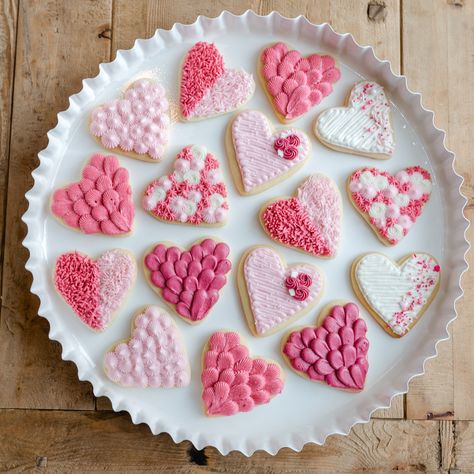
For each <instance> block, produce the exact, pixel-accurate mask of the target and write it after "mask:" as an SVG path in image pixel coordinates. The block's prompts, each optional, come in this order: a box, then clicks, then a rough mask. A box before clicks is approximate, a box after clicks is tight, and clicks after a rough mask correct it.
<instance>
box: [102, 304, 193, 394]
mask: <svg viewBox="0 0 474 474" xmlns="http://www.w3.org/2000/svg"><path fill="white" fill-rule="evenodd" d="M104 370H105V373H106V374H107V377H109V379H110V380H112V381H113V382H115V383H117V384H119V385H122V386H124V387H142V388H145V387H164V388H173V387H185V386H187V385H189V382H190V378H191V377H190V372H191V369H190V367H189V361H188V356H187V354H186V348H185V346H184V343H183V341H182V339H181V334H180V332H179V329H178V327H177V326H176V324H175V322H174V321H173V319H172V318H171V316H170V315H169V314H168V313H167V312H166V311H165V310H164V309H162V308H159V307H158V306H148V307H147V308H145V309H143V310H142V311H140V312H139V313H138V314H137V315H136V316H135V319H134V323H133V327H132V337H131V338H130V339H128V340H126V341H120V342H118V343H116V344H115V345H114V347H113V348H112V349H111V350H109V351H108V352H107V353H106V354H105V357H104Z"/></svg>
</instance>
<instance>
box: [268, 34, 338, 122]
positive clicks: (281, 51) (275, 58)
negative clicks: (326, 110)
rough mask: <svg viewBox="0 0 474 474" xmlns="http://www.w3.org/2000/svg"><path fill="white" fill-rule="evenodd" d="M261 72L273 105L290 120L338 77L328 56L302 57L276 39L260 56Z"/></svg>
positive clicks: (318, 99)
mask: <svg viewBox="0 0 474 474" xmlns="http://www.w3.org/2000/svg"><path fill="white" fill-rule="evenodd" d="M260 68H261V76H262V79H263V83H264V86H265V88H266V90H267V92H268V94H269V95H270V97H271V98H272V102H273V106H274V108H275V110H276V111H277V112H278V114H279V115H280V116H281V117H282V118H283V119H284V121H288V120H294V119H296V118H298V117H300V116H301V115H303V114H305V113H306V112H308V111H309V110H310V109H311V107H313V106H315V105H317V104H319V103H320V102H321V100H322V99H323V98H324V97H326V96H328V95H329V94H330V93H331V92H332V84H334V83H335V82H337V81H338V80H339V78H340V77H341V72H340V71H339V69H338V68H337V67H336V66H335V61H334V58H333V57H332V56H320V55H319V54H312V55H310V56H308V57H306V58H305V57H303V56H301V54H300V53H299V52H298V51H296V50H288V46H287V45H286V44H285V43H276V44H274V45H273V46H270V47H268V48H266V49H264V51H263V52H262V54H261V56H260Z"/></svg>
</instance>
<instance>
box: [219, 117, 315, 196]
mask: <svg viewBox="0 0 474 474" xmlns="http://www.w3.org/2000/svg"><path fill="white" fill-rule="evenodd" d="M272 128H273V127H272V126H271V125H270V123H269V121H268V119H267V117H266V116H265V115H264V114H262V113H261V112H258V111H257V110H246V111H244V112H241V113H239V114H238V115H237V116H236V117H235V118H234V120H233V121H232V122H231V125H230V138H231V142H232V143H231V147H228V148H229V152H230V154H232V155H233V156H234V158H235V163H236V164H237V167H236V168H237V169H235V172H234V171H233V173H232V174H233V175H234V178H236V184H237V188H238V189H239V192H240V193H241V194H256V193H258V192H261V191H264V190H265V189H268V188H269V187H271V186H273V185H275V184H277V183H278V182H279V181H280V180H282V179H284V178H285V177H288V176H290V175H291V174H293V173H295V172H296V171H297V170H298V169H300V168H301V166H303V164H304V163H305V162H306V160H307V159H308V158H309V155H310V152H311V144H310V141H309V138H308V136H307V135H306V134H305V133H304V132H302V131H301V130H297V129H295V128H288V129H280V130H277V131H273V130H272ZM233 164H234V162H231V165H233Z"/></svg>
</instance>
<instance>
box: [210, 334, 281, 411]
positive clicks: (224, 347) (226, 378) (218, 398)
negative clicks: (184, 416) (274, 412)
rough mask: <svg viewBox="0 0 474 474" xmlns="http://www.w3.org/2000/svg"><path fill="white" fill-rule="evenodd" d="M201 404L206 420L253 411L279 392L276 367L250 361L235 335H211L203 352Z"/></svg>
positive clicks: (277, 367) (279, 370)
mask: <svg viewBox="0 0 474 474" xmlns="http://www.w3.org/2000/svg"><path fill="white" fill-rule="evenodd" d="M201 381H202V386H203V391H202V401H203V402H204V409H205V412H206V415H208V416H230V415H235V414H236V413H239V412H246V411H251V410H253V409H254V408H255V407H256V406H257V405H263V404H264V403H268V402H269V401H270V400H271V399H272V398H273V397H274V396H275V395H278V394H279V393H281V392H282V390H283V386H284V381H283V373H282V370H281V368H280V366H279V365H278V364H276V363H275V362H269V361H267V360H265V359H261V358H256V359H252V358H251V357H250V356H249V351H248V349H247V347H246V346H245V345H243V344H242V343H241V341H240V336H239V334H237V333H236V332H222V331H219V332H215V333H214V334H213V335H212V336H211V337H210V338H209V342H208V343H207V345H206V347H205V348H204V356H203V369H202V374H201Z"/></svg>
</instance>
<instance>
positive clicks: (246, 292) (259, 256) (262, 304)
mask: <svg viewBox="0 0 474 474" xmlns="http://www.w3.org/2000/svg"><path fill="white" fill-rule="evenodd" d="M238 288H239V293H240V297H241V300H242V306H243V309H244V313H245V316H246V318H247V322H248V324H249V327H250V330H251V331H252V333H253V334H254V335H255V336H268V335H270V334H274V333H275V332H277V331H278V330H280V329H282V328H283V327H285V326H287V325H288V324H290V323H291V322H293V321H295V320H296V319H298V318H299V317H300V316H302V315H303V314H305V313H306V312H308V311H309V310H310V309H311V308H313V307H314V306H315V305H316V303H317V302H318V301H319V300H320V298H321V296H322V293H323V290H324V276H323V274H322V273H321V271H320V270H319V269H318V268H316V267H315V266H313V265H310V264H307V263H296V264H293V265H288V266H287V265H285V263H284V261H283V259H282V258H281V257H280V255H279V254H278V253H277V252H276V251H275V250H273V249H272V248H271V247H264V246H254V247H252V248H250V249H249V250H247V251H246V252H245V254H244V255H243V256H242V259H241V261H240V265H239V272H238Z"/></svg>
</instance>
